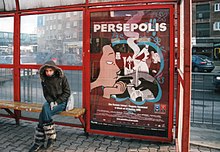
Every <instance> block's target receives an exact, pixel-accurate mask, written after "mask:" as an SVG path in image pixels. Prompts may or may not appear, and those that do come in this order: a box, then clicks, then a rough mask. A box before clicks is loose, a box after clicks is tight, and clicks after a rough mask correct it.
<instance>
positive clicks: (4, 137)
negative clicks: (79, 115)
mask: <svg viewBox="0 0 220 152" xmlns="http://www.w3.org/2000/svg"><path fill="white" fill-rule="evenodd" d="M36 124H37V123H36V122H32V121H25V120H21V121H20V125H19V126H18V125H15V121H14V119H12V118H4V117H0V152H27V151H28V150H29V149H30V146H31V144H32V142H33V136H34V127H35V126H36ZM56 131H57V141H56V143H55V145H54V147H53V148H51V149H48V150H46V149H45V150H41V152H174V151H176V150H175V144H172V143H161V142H152V141H146V140H137V139H128V138H120V137H113V136H106V135H96V134H90V135H89V137H88V138H87V137H86V136H85V135H84V132H83V129H80V128H72V127H67V126H60V125H56ZM190 145H191V146H190V152H220V130H213V129H203V128H199V127H191V140H190Z"/></svg>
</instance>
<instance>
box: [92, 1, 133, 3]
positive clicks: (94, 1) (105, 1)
mask: <svg viewBox="0 0 220 152" xmlns="http://www.w3.org/2000/svg"><path fill="white" fill-rule="evenodd" d="M118 1H132V0H89V3H102V2H118Z"/></svg>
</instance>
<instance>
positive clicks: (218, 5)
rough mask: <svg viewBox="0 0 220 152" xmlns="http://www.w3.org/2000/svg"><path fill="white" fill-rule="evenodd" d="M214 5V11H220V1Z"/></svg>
mask: <svg viewBox="0 0 220 152" xmlns="http://www.w3.org/2000/svg"><path fill="white" fill-rule="evenodd" d="M214 7H215V8H214V11H215V12H218V11H220V3H216V4H215V6H214Z"/></svg>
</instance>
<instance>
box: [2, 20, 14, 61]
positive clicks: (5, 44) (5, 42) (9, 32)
mask: <svg viewBox="0 0 220 152" xmlns="http://www.w3.org/2000/svg"><path fill="white" fill-rule="evenodd" d="M13 28H14V18H13V17H4V18H0V64H12V62H13V51H14V48H13V45H14V42H13V35H14V33H13Z"/></svg>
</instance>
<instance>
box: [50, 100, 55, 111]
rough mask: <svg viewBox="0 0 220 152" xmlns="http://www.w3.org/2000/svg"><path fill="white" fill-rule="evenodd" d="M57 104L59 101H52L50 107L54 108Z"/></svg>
mask: <svg viewBox="0 0 220 152" xmlns="http://www.w3.org/2000/svg"><path fill="white" fill-rule="evenodd" d="M55 106H57V102H51V103H50V109H51V110H53V108H54V107H55Z"/></svg>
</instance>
